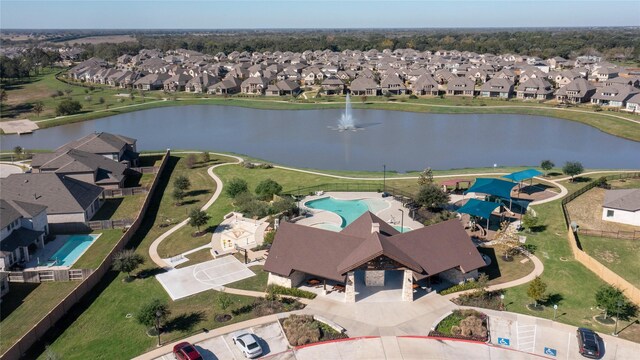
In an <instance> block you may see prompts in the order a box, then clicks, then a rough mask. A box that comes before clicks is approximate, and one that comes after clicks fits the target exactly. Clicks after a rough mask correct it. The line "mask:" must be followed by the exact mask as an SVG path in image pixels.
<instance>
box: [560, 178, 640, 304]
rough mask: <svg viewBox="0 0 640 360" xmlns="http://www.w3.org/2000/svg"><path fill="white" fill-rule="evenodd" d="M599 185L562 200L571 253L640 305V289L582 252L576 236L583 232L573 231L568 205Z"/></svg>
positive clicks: (579, 230) (587, 186)
mask: <svg viewBox="0 0 640 360" xmlns="http://www.w3.org/2000/svg"><path fill="white" fill-rule="evenodd" d="M637 177H640V173H626V174H619V175H611V176H607V177H606V179H607V180H619V179H629V178H637ZM597 185H598V184H597V183H595V182H591V183H589V184H587V185H586V186H584V187H583V188H581V189H579V190H578V191H576V192H575V193H573V194H571V195H569V196H567V197H565V198H564V199H562V213H563V215H564V221H565V224H566V225H567V232H568V234H567V239H568V240H569V246H570V247H571V251H572V252H573V257H574V258H575V259H576V260H578V261H579V262H580V263H581V264H582V265H584V266H585V267H586V268H587V269H589V270H591V271H592V272H593V273H595V274H596V275H598V277H599V278H601V279H602V280H604V281H605V282H606V283H608V284H611V285H613V286H616V287H617V288H619V289H620V290H622V291H624V294H625V295H626V296H627V297H628V298H629V299H630V300H631V301H632V302H634V303H636V304H638V305H640V289H638V288H637V287H635V286H634V285H633V284H631V283H630V282H628V281H627V280H625V279H624V278H623V277H621V276H620V275H618V274H616V273H615V272H613V271H611V269H609V268H608V267H606V266H604V265H602V263H600V262H599V261H598V260H596V259H594V258H593V257H591V256H590V255H589V254H587V253H586V252H584V250H582V248H581V247H580V246H579V241H578V238H577V236H576V234H579V233H583V230H582V229H579V227H578V229H573V227H572V226H571V217H570V215H569V212H568V211H567V204H568V203H570V202H571V201H572V200H574V199H575V198H577V197H578V196H580V195H582V194H584V193H585V192H587V191H589V190H591V189H593V188H594V187H596V186H597ZM576 230H577V231H576ZM587 231H589V230H587ZM583 234H584V233H583ZM584 235H586V234H584Z"/></svg>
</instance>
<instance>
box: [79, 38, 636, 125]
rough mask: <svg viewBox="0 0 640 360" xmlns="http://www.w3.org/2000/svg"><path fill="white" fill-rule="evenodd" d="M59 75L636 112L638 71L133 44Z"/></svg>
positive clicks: (582, 60)
mask: <svg viewBox="0 0 640 360" xmlns="http://www.w3.org/2000/svg"><path fill="white" fill-rule="evenodd" d="M67 76H68V77H69V78H71V79H73V80H76V81H79V82H82V83H86V84H106V85H109V86H113V87H117V88H121V89H123V91H126V90H143V91H153V90H163V91H165V92H168V93H173V92H190V93H200V94H215V95H225V94H226V95H232V94H242V95H251V96H288V97H291V96H293V97H295V96H298V95H299V94H300V93H302V92H304V91H305V90H307V89H308V90H311V89H315V90H318V91H319V92H318V93H319V94H323V93H324V94H326V95H342V94H345V93H346V92H350V93H351V94H352V95H356V96H382V95H407V94H413V95H417V96H467V97H486V98H499V99H506V100H508V99H511V98H516V99H521V100H535V101H546V100H551V99H555V100H557V101H558V102H559V103H563V104H564V103H566V104H581V103H591V104H594V105H600V106H605V107H611V108H615V109H619V110H624V111H630V112H634V113H635V109H636V105H638V104H637V98H635V99H634V96H635V95H637V94H638V93H640V73H639V72H638V71H637V70H633V69H627V68H624V67H621V66H619V65H615V64H612V63H610V62H606V61H602V60H600V59H595V61H594V59H592V58H589V57H577V58H576V59H572V60H567V59H563V58H558V57H555V58H550V59H540V58H536V57H528V56H526V55H512V54H488V53H487V54H477V53H473V52H465V51H424V52H418V51H416V50H412V49H396V50H393V51H392V50H390V49H384V50H382V51H378V50H375V49H374V50H369V51H351V50H345V51H342V52H333V51H329V50H307V51H304V52H302V53H293V52H287V51H284V52H281V51H274V52H264V53H258V52H252V53H250V52H238V51H234V52H231V53H229V54H224V53H218V54H216V55H213V56H212V55H205V54H202V53H199V52H196V51H193V50H184V49H176V50H171V51H167V52H162V51H160V50H147V49H144V50H141V51H140V52H139V54H137V55H135V56H128V55H123V56H120V57H119V58H118V59H117V62H115V63H111V64H109V63H107V62H106V61H104V60H102V59H99V58H91V59H88V60H85V61H83V62H81V63H79V64H77V65H75V66H74V67H72V68H71V69H70V70H69V71H68V73H67Z"/></svg>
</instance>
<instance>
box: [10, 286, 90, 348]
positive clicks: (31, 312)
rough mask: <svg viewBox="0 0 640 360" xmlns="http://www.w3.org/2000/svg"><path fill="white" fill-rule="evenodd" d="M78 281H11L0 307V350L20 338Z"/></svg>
mask: <svg viewBox="0 0 640 360" xmlns="http://www.w3.org/2000/svg"><path fill="white" fill-rule="evenodd" d="M78 284H79V283H78V282H50V283H41V284H32V283H24V284H21V283H11V284H10V285H9V293H8V294H6V295H5V296H3V297H2V305H1V306H0V314H1V316H0V318H2V320H1V321H0V328H1V329H2V336H0V353H4V352H5V351H7V349H9V347H10V346H11V345H12V344H13V343H15V342H16V341H17V340H18V339H19V338H20V337H22V336H23V335H24V334H25V333H26V332H27V331H28V330H29V329H30V328H31V327H32V326H34V325H35V324H36V323H37V322H38V321H40V320H41V319H42V318H43V317H44V316H45V315H46V314H47V313H48V312H49V311H50V310H51V309H52V308H53V307H54V306H55V305H57V304H58V303H59V302H60V301H61V300H62V299H64V297H65V296H67V295H68V294H69V293H70V292H71V290H73V289H74V288H75V287H76V286H78Z"/></svg>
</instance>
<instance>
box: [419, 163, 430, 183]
mask: <svg viewBox="0 0 640 360" xmlns="http://www.w3.org/2000/svg"><path fill="white" fill-rule="evenodd" d="M432 183H433V170H431V168H430V167H427V168H426V169H424V170H423V171H422V172H421V173H420V177H419V178H418V185H427V184H432Z"/></svg>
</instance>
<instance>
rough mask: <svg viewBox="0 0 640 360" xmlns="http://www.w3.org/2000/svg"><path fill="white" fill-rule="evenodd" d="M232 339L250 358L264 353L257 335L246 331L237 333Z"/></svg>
mask: <svg viewBox="0 0 640 360" xmlns="http://www.w3.org/2000/svg"><path fill="white" fill-rule="evenodd" d="M231 340H232V341H233V343H234V344H236V346H237V347H238V349H240V351H241V352H242V353H243V354H244V356H246V357H247V358H248V359H253V358H257V357H258V356H260V355H262V347H261V346H260V344H259V343H258V339H256V336H255V335H253V334H251V333H248V332H246V333H242V334H240V335H236V336H234V337H233V338H232V339H231Z"/></svg>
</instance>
